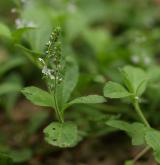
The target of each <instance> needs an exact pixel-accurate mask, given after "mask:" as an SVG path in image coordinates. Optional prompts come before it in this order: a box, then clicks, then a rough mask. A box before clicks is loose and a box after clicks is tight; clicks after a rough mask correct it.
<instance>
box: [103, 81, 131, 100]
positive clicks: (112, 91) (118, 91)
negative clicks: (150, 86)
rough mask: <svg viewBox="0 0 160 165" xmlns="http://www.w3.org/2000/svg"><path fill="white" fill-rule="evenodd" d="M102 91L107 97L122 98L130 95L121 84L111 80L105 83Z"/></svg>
mask: <svg viewBox="0 0 160 165" xmlns="http://www.w3.org/2000/svg"><path fill="white" fill-rule="evenodd" d="M103 92H104V96H105V97H109V98H124V97H129V96H131V95H132V93H129V92H128V91H127V90H126V89H125V88H124V87H123V86H122V85H121V84H118V83H115V82H112V81H109V82H107V83H106V84H105V86H104V89H103Z"/></svg>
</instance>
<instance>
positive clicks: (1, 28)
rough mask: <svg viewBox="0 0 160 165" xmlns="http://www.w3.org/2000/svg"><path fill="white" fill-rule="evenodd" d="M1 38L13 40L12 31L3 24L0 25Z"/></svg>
mask: <svg viewBox="0 0 160 165" xmlns="http://www.w3.org/2000/svg"><path fill="white" fill-rule="evenodd" d="M0 36H5V37H7V38H10V39H11V31H10V29H9V28H8V27H7V26H6V25H5V24H3V23H0Z"/></svg>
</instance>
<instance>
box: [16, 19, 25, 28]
mask: <svg viewBox="0 0 160 165" xmlns="http://www.w3.org/2000/svg"><path fill="white" fill-rule="evenodd" d="M15 24H16V27H17V29H20V28H23V27H24V21H23V20H22V19H20V18H17V19H16V20H15Z"/></svg>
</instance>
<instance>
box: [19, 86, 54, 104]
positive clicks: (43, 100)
mask: <svg viewBox="0 0 160 165" xmlns="http://www.w3.org/2000/svg"><path fill="white" fill-rule="evenodd" d="M22 93H23V94H24V95H25V96H26V98H27V99H28V100H30V101H31V102H32V103H33V104H35V105H39V106H45V107H54V102H53V99H52V96H51V95H50V94H49V93H48V92H46V91H44V90H42V89H40V88H37V87H27V88H24V89H23V90H22Z"/></svg>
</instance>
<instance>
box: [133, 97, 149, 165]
mask: <svg viewBox="0 0 160 165" xmlns="http://www.w3.org/2000/svg"><path fill="white" fill-rule="evenodd" d="M133 105H134V108H135V110H136V112H137V114H138V116H139V117H140V119H141V120H142V122H143V123H144V124H145V125H146V127H148V128H150V127H151V126H150V124H149V123H148V121H147V119H146V118H145V116H144V115H143V113H142V110H141V108H140V105H139V102H138V99H134V101H133ZM149 149H150V147H148V146H147V147H146V148H144V149H143V150H142V151H141V152H140V153H138V155H137V156H136V157H135V158H134V160H133V162H134V163H135V162H136V161H137V160H138V159H140V158H141V157H142V156H143V155H144V154H146V153H147V152H148V151H149Z"/></svg>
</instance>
